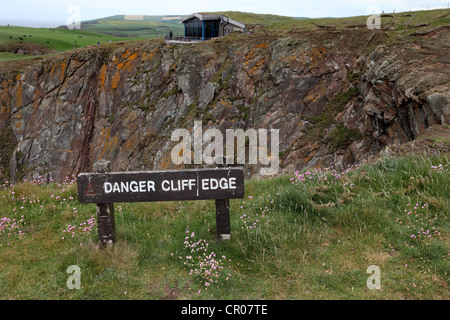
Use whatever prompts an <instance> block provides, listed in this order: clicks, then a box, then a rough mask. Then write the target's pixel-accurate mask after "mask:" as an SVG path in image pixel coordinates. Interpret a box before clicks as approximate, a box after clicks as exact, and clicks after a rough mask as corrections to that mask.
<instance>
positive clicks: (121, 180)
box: [77, 160, 244, 247]
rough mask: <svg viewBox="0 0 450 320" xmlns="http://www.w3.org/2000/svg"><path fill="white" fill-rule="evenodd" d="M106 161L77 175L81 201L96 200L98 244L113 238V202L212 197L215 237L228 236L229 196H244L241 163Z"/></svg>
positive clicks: (93, 201)
mask: <svg viewBox="0 0 450 320" xmlns="http://www.w3.org/2000/svg"><path fill="white" fill-rule="evenodd" d="M109 171H110V168H109V161H105V160H101V161H99V162H97V163H95V164H94V173H81V174H80V175H78V177H77V185H78V198H79V201H80V202H81V203H96V204H97V219H98V231H99V242H100V245H101V247H102V246H105V245H108V244H112V243H114V242H115V241H116V239H115V223H114V205H113V204H114V203H117V202H147V201H184V200H208V199H211V200H215V202H216V223H217V238H218V239H219V240H229V239H230V203H229V199H236V198H243V197H244V169H243V168H242V167H230V168H214V169H187V170H167V171H135V172H109Z"/></svg>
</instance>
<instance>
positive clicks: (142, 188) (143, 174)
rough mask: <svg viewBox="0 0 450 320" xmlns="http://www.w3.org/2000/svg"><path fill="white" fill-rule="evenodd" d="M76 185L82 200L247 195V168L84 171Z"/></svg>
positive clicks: (221, 198)
mask: <svg viewBox="0 0 450 320" xmlns="http://www.w3.org/2000/svg"><path fill="white" fill-rule="evenodd" d="M77 185H78V198H79V201H80V202H81V203H97V204H101V203H117V202H146V201H183V200H205V199H215V200H223V199H234V198H243V197H244V169H243V168H242V167H232V168H215V169H189V170H170V171H140V172H108V173H81V174H80V175H78V177H77Z"/></svg>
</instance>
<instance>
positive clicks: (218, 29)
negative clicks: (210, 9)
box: [181, 13, 246, 41]
mask: <svg viewBox="0 0 450 320" xmlns="http://www.w3.org/2000/svg"><path fill="white" fill-rule="evenodd" d="M181 22H182V23H183V24H184V38H185V39H193V40H202V41H204V40H208V39H211V38H216V37H222V36H226V35H228V34H230V33H231V32H233V31H239V32H244V31H245V30H246V29H245V24H243V23H240V22H237V21H234V20H232V19H230V18H228V17H226V16H223V15H206V14H201V13H193V14H191V15H190V16H187V17H186V18H184V19H183V20H181Z"/></svg>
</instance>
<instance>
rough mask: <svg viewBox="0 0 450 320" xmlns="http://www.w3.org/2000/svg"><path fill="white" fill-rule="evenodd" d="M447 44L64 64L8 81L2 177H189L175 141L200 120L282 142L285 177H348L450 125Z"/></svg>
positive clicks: (319, 38) (369, 42) (2, 99)
mask: <svg viewBox="0 0 450 320" xmlns="http://www.w3.org/2000/svg"><path fill="white" fill-rule="evenodd" d="M448 37H449V31H448V30H447V29H442V30H440V31H439V32H438V33H437V36H434V37H433V38H431V39H422V38H421V39H418V41H417V42H415V43H412V44H402V45H393V46H388V45H382V44H380V43H381V42H380V39H382V38H383V34H382V33H372V31H370V30H365V29H359V30H348V31H314V32H309V33H307V32H300V31H299V32H293V33H291V34H290V35H289V36H288V37H279V36H276V35H271V34H267V35H266V36H261V35H258V36H256V35H250V36H247V37H244V36H231V37H226V38H223V39H220V40H214V41H208V42H205V43H199V44H192V45H187V46H172V45H165V44H164V43H162V42H160V41H149V42H146V43H138V44H128V45H124V46H123V47H120V48H113V47H109V46H108V45H105V46H93V47H89V48H84V49H80V50H76V51H72V52H69V53H65V54H60V55H55V56H52V57H51V58H47V59H46V60H44V61H42V62H41V63H38V64H36V65H34V66H32V67H31V68H29V69H28V70H27V71H25V72H23V73H21V74H19V75H17V76H14V77H13V76H11V75H3V76H2V80H1V86H0V109H1V110H0V131H1V134H0V138H1V144H2V148H0V151H1V154H0V156H1V162H0V163H1V166H2V167H1V168H0V171H1V174H2V175H3V176H8V175H10V176H11V177H17V176H18V175H34V176H35V177H37V176H39V175H42V176H46V175H47V174H50V175H51V176H52V177H55V178H57V179H62V178H63V177H65V176H66V175H70V174H77V173H79V172H84V171H90V170H91V169H92V164H93V163H94V162H96V161H97V160H99V159H101V158H104V159H108V160H111V162H112V169H113V170H114V171H124V170H140V169H142V168H145V169H149V170H155V169H168V168H179V167H180V166H176V165H174V164H173V163H172V161H171V157H170V152H171V149H172V147H173V146H174V145H175V144H176V142H172V141H170V136H171V132H172V131H173V130H174V129H176V128H186V129H192V127H193V125H194V121H202V123H203V126H204V128H205V129H206V128H217V129H220V130H223V132H225V129H228V128H232V129H238V128H242V129H244V130H245V129H248V128H254V129H258V128H266V129H269V128H274V129H279V130H280V162H281V169H282V171H291V170H294V169H300V168H302V167H305V166H316V165H336V166H341V167H343V166H346V165H348V164H351V163H355V162H359V161H361V160H363V159H365V158H367V157H369V156H371V155H375V154H377V153H378V152H379V151H380V150H381V149H382V148H383V147H384V146H388V145H399V144H402V143H405V142H407V141H410V140H412V139H415V138H416V137H417V136H418V135H420V134H421V133H423V132H424V131H426V129H427V128H428V127H430V126H432V125H435V124H447V125H448V124H449V122H450V117H449V108H448V107H449V101H450V92H449V83H448V73H447V72H448V62H449V61H450V59H449V56H448V50H445V41H448ZM446 39H447V40H446ZM247 168H248V174H249V175H251V174H254V173H256V172H257V169H258V168H257V166H250V165H249V166H247Z"/></svg>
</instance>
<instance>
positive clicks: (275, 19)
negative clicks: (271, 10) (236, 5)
mask: <svg viewBox="0 0 450 320" xmlns="http://www.w3.org/2000/svg"><path fill="white" fill-rule="evenodd" d="M205 14H221V15H225V16H227V17H229V18H230V19H233V20H236V21H239V22H242V23H245V24H249V23H258V24H266V25H270V24H273V23H285V22H294V21H296V20H298V19H297V18H294V17H286V16H279V15H275V14H259V13H250V12H240V11H217V12H205Z"/></svg>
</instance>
